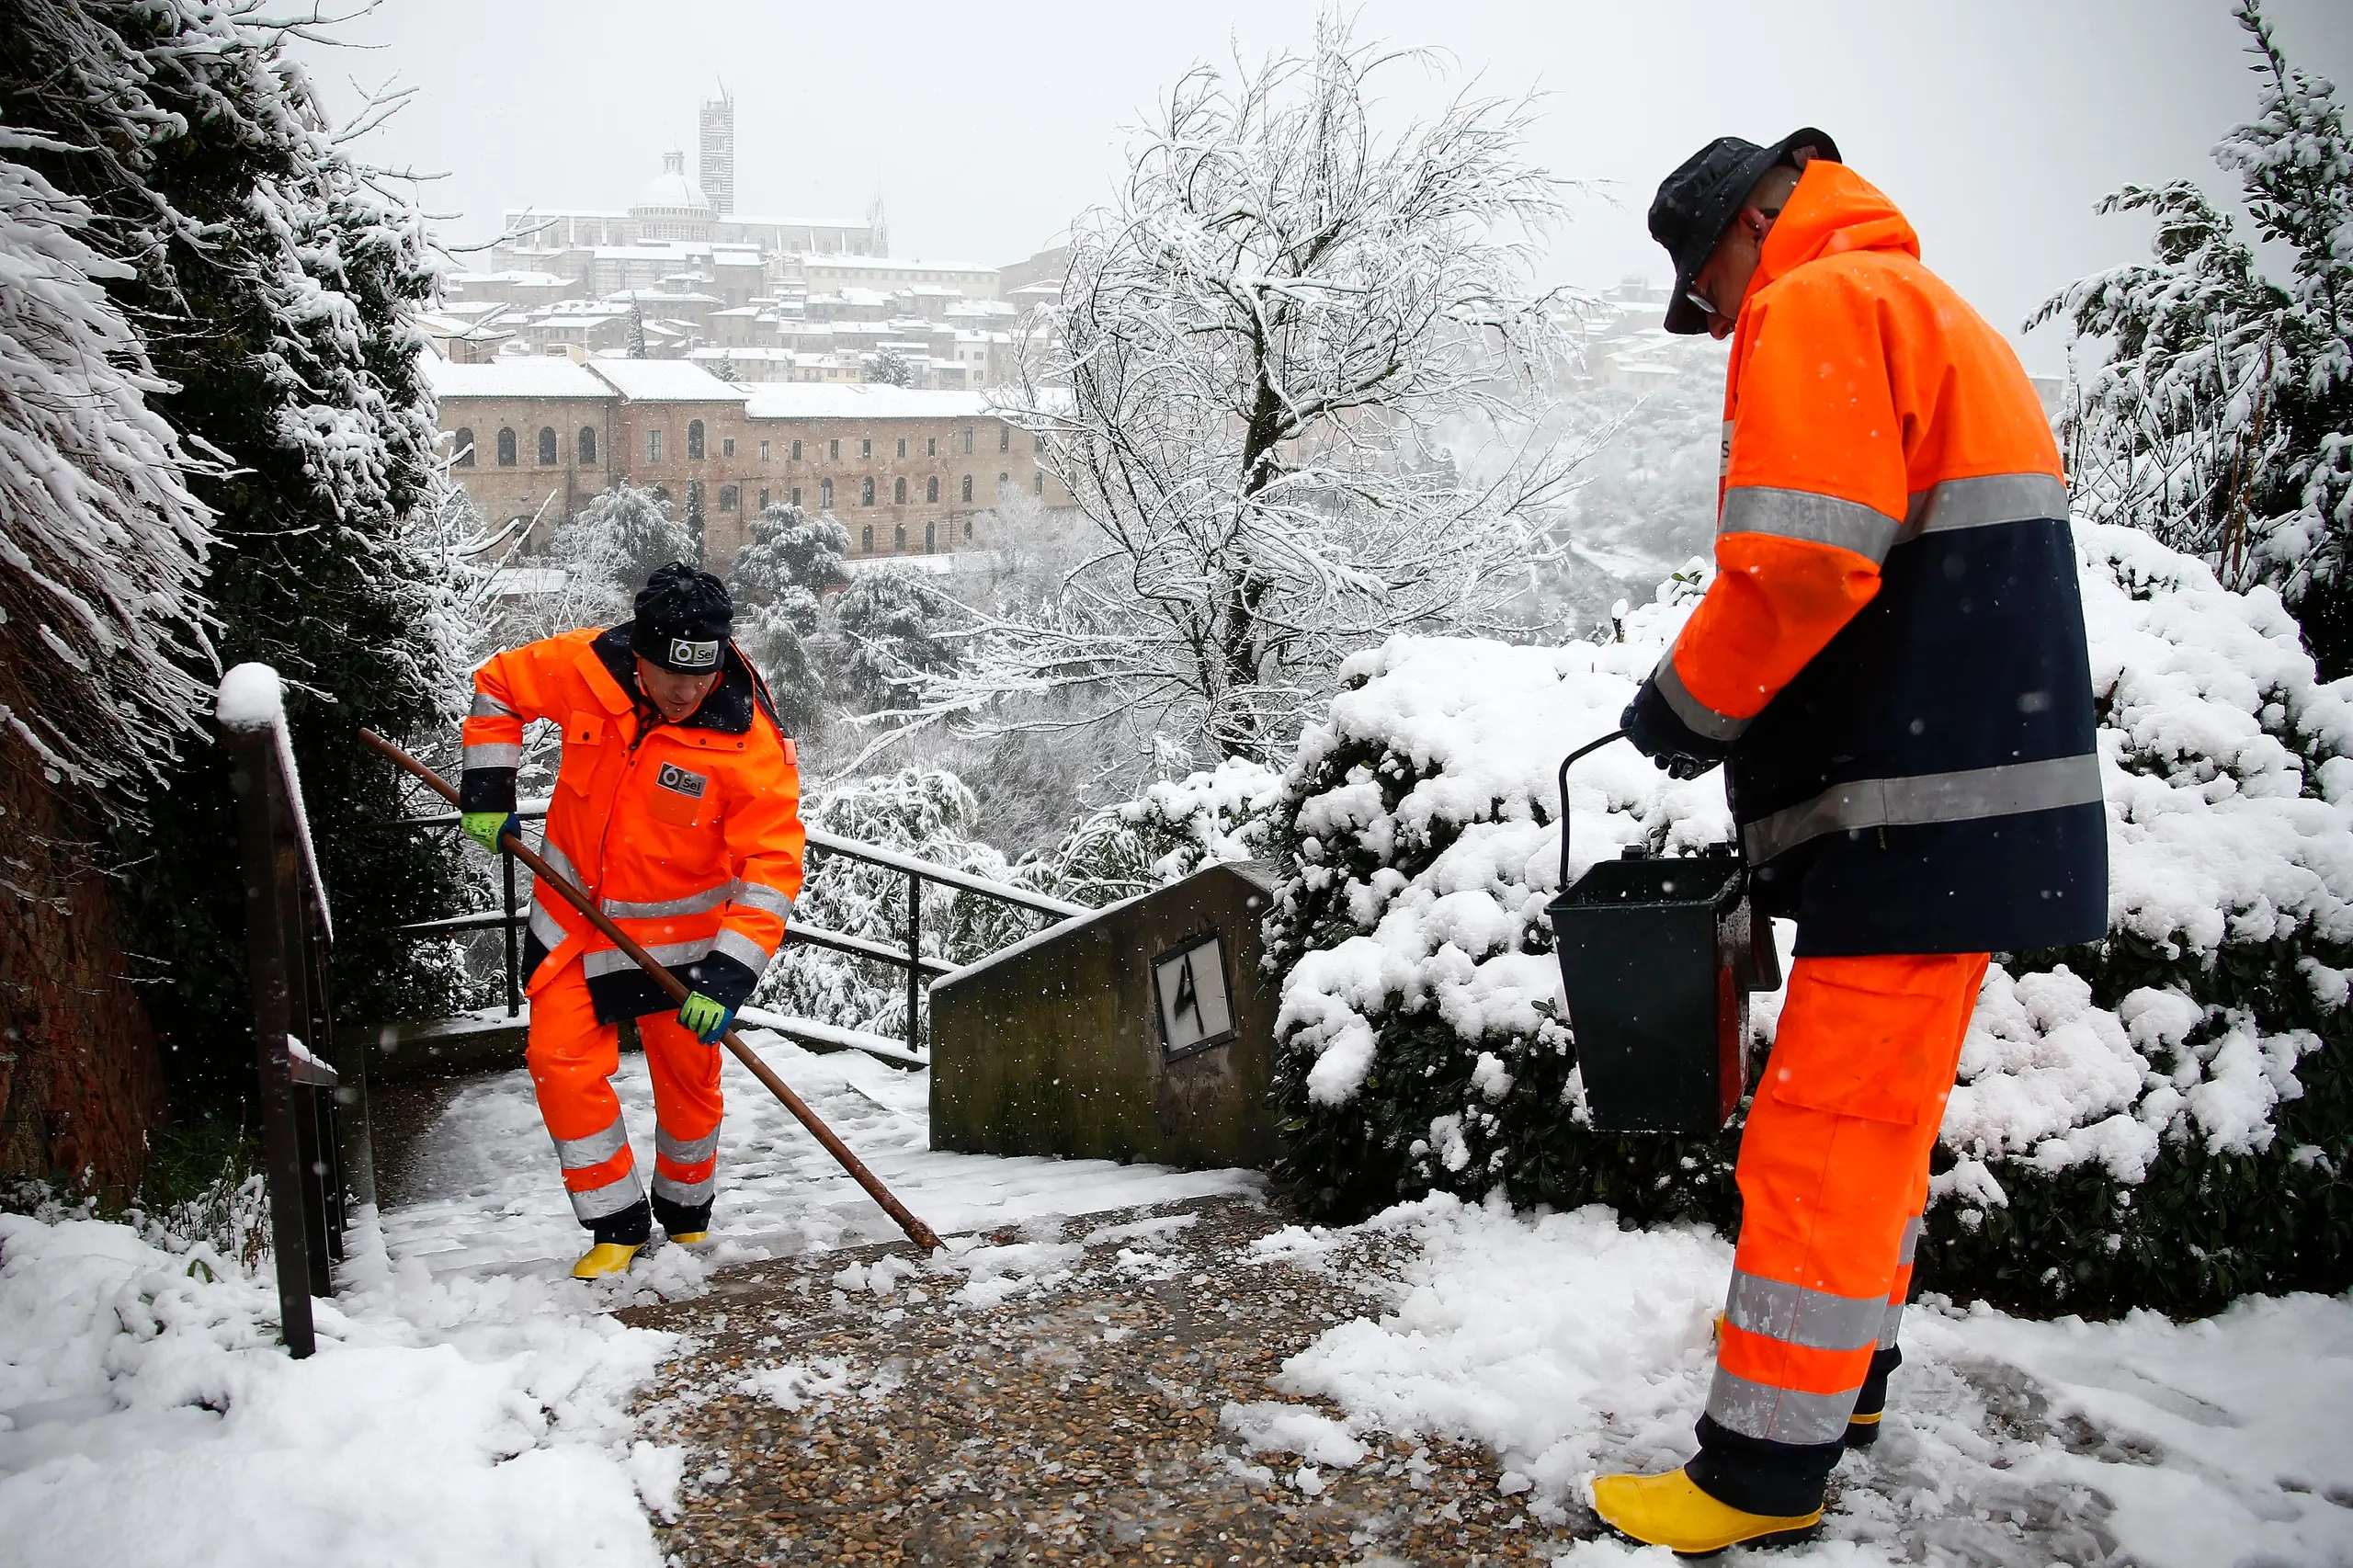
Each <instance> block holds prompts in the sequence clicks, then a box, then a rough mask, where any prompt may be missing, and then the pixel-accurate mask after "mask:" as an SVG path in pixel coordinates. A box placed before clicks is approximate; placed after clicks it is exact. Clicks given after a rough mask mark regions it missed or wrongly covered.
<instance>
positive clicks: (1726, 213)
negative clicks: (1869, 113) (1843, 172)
mask: <svg viewBox="0 0 2353 1568" xmlns="http://www.w3.org/2000/svg"><path fill="white" fill-rule="evenodd" d="M1807 148H1811V149H1812V151H1813V156H1814V157H1817V158H1827V159H1828V160H1830V162H1832V163H1834V164H1835V163H1838V162H1840V159H1839V156H1838V143H1836V142H1833V141H1832V140H1830V138H1829V136H1828V135H1826V134H1825V133H1824V132H1823V131H1817V130H1815V129H1814V128H1813V126H1811V125H1809V126H1806V127H1804V128H1803V129H1802V130H1799V131H1791V132H1790V134H1789V135H1787V136H1784V137H1783V138H1781V140H1780V141H1779V142H1775V143H1773V145H1771V146H1769V147H1760V146H1758V145H1757V144H1756V142H1744V141H1742V140H1741V139H1740V138H1739V137H1737V136H1719V137H1717V138H1716V139H1715V140H1714V141H1713V142H1709V143H1708V144H1707V145H1706V146H1704V147H1702V148H1700V149H1699V151H1698V152H1696V153H1692V154H1691V156H1690V157H1688V158H1687V159H1685V160H1684V163H1683V166H1682V167H1681V168H1679V169H1677V170H1676V171H1675V172H1674V173H1673V174H1671V175H1669V176H1666V178H1665V179H1664V180H1662V181H1660V182H1659V187H1658V195H1657V197H1656V198H1654V199H1653V200H1652V202H1651V238H1653V239H1654V240H1656V241H1657V242H1658V243H1659V244H1663V245H1665V247H1666V254H1667V255H1668V256H1670V257H1672V258H1673V259H1674V262H1675V292H1674V293H1673V294H1672V295H1671V296H1670V297H1669V298H1668V300H1667V301H1666V330H1667V331H1669V332H1678V333H1683V334H1686V335H1688V334H1691V333H1695V332H1705V331H1707V330H1708V318H1707V316H1706V315H1705V314H1704V313H1703V312H1701V311H1700V309H1699V306H1697V305H1695V304H1693V303H1692V302H1691V301H1690V299H1689V295H1690V292H1691V279H1692V278H1695V277H1696V276H1698V274H1699V268H1700V267H1702V266H1703V265H1705V264H1706V262H1707V259H1708V253H1709V252H1710V251H1712V250H1714V249H1715V248H1716V242H1717V241H1718V240H1720V239H1722V237H1723V233H1724V230H1725V229H1726V228H1728V227H1730V226H1731V223H1732V221H1733V217H1734V216H1735V215H1737V214H1738V213H1739V211H1740V203H1741V199H1742V198H1744V197H1745V196H1746V195H1747V194H1748V192H1749V190H1750V189H1751V187H1754V186H1755V185H1756V182H1757V181H1758V180H1760V179H1763V178H1764V177H1765V171H1766V170H1768V169H1769V168H1771V167H1772V166H1773V165H1776V164H1787V163H1793V162H1795V161H1796V160H1795V159H1794V158H1793V157H1792V156H1791V154H1792V153H1796V152H1798V151H1800V150H1802V149H1807Z"/></svg>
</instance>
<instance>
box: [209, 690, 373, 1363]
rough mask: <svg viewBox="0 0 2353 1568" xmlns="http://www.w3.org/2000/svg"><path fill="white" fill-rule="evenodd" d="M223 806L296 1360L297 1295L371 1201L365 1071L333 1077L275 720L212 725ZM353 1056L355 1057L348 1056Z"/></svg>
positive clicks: (306, 867) (321, 921)
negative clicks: (233, 847)
mask: <svg viewBox="0 0 2353 1568" xmlns="http://www.w3.org/2000/svg"><path fill="white" fill-rule="evenodd" d="M222 736H223V738H224V739H225V740H226V742H227V744H228V749H229V755H230V758H231V762H232V769H233V770H232V772H231V774H230V778H229V784H230V788H231V789H232V790H233V791H234V792H235V794H236V796H237V820H238V839H239V846H240V850H241V858H242V860H243V863H244V886H245V952H246V963H247V971H248V976H249V979H250V982H251V987H252V992H253V1011H254V1064H255V1067H256V1069H257V1071H258V1073H259V1075H260V1089H261V1093H260V1100H261V1104H260V1112H261V1115H260V1120H261V1134H262V1162H263V1165H264V1169H265V1173H266V1176H267V1184H268V1190H269V1228H270V1245H271V1251H272V1253H273V1254H274V1256H275V1260H276V1263H277V1270H278V1324H279V1331H280V1333H281V1335H283V1337H284V1338H285V1341H286V1347H287V1349H288V1350H289V1351H290V1353H291V1354H293V1355H294V1356H296V1357H298V1358H300V1357H304V1356H308V1355H310V1354H311V1353H312V1351H313V1350H314V1349H315V1348H316V1347H317V1335H316V1334H315V1332H314V1331H313V1325H312V1320H311V1298H312V1297H313V1296H331V1295H333V1294H334V1293H335V1278H334V1273H333V1268H334V1265H335V1264H336V1263H339V1262H341V1261H342V1259H343V1249H344V1226H345V1223H346V1221H347V1219H348V1217H349V1209H350V1207H351V1206H353V1205H357V1204H365V1203H371V1202H373V1201H374V1200H375V1181H374V1170H373V1165H372V1162H371V1160H370V1159H369V1150H368V1102H367V1067H366V1063H365V1062H362V1061H358V1060H355V1061H353V1062H348V1063H347V1064H346V1065H347V1068H348V1071H347V1072H342V1073H339V1072H338V1071H337V1070H336V1069H335V1066H333V1065H332V1064H330V1063H329V1062H326V1061H325V1060H324V1058H323V1057H322V1056H321V1055H320V1054H318V1052H320V1051H330V1050H332V1049H334V1047H333V1044H332V1042H333V1040H334V1039H335V1023H334V1006H333V1004H332V1001H331V998H330V995H329V992H328V988H327V960H328V956H329V953H330V952H331V950H332V949H333V946H334V939H335V937H334V924H333V919H332V916H330V915H329V914H328V912H327V901H326V894H325V891H324V888H323V887H322V886H321V884H320V880H319V870H318V865H317V862H316V861H315V859H314V858H313V855H312V852H311V844H310V835H309V833H308V830H307V829H306V827H305V826H304V817H303V812H302V802H301V796H300V794H299V793H298V792H297V790H296V789H295V787H294V785H293V783H292V768H291V766H290V762H289V759H288V756H287V753H286V750H285V746H286V738H285V730H284V728H283V724H282V721H281V722H279V723H278V724H267V725H259V726H252V727H244V726H233V725H227V724H224V725H223V726H222ZM353 1054H354V1055H355V1057H356V1056H357V1055H358V1053H357V1052H355V1053H353Z"/></svg>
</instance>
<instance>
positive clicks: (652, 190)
mask: <svg viewBox="0 0 2353 1568" xmlns="http://www.w3.org/2000/svg"><path fill="white" fill-rule="evenodd" d="M629 211H630V216H631V217H632V218H644V217H664V218H667V217H688V216H692V217H697V218H705V219H708V218H709V217H710V215H711V210H710V199H709V198H707V197H705V196H704V195H703V193H702V187H700V186H699V185H697V184H695V182H694V181H693V180H691V179H689V178H688V177H687V155H686V154H685V153H663V154H662V172H661V173H660V174H658V175H656V176H654V177H653V178H652V179H650V180H648V181H647V182H646V184H645V188H644V189H643V190H641V191H639V192H638V193H637V199H636V200H635V201H632V202H631V203H630V208H629Z"/></svg>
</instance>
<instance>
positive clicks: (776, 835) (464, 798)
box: [458, 625, 807, 1023]
mask: <svg viewBox="0 0 2353 1568" xmlns="http://www.w3.org/2000/svg"><path fill="white" fill-rule="evenodd" d="M534 719H551V720H555V721H557V722H561V723H562V724H563V766H562V767H561V768H560V770H559V771H558V773H557V776H556V788H555V798H554V800H553V801H551V804H550V805H549V807H548V821H547V841H546V843H545V845H544V846H543V847H542V848H541V850H540V853H541V854H542V855H543V856H545V857H546V858H547V860H548V862H549V864H551V866H553V867H554V868H555V869H556V870H558V871H560V872H562V873H563V875H564V876H566V877H567V878H569V879H571V880H572V881H574V883H575V884H577V885H578V886H579V887H580V888H581V889H582V890H583V891H584V892H586V893H587V894H588V895H589V896H590V897H591V898H594V899H596V900H597V903H598V905H599V907H601V908H602V910H603V911H604V913H605V914H606V915H608V917H610V918H611V919H612V921H613V922H614V923H615V924H616V925H618V926H620V928H621V929H622V930H624V931H626V932H628V933H629V935H630V936H631V937H632V938H634V939H635V940H636V941H637V942H638V943H639V944H640V945H641V946H642V947H643V948H645V949H647V950H648V951H650V952H651V953H652V954H653V955H654V957H655V958H656V959H657V960H660V961H661V962H662V963H663V964H664V965H665V967H667V968H668V969H669V970H670V971H672V972H673V973H674V974H676V976H677V978H678V979H679V980H680V981H681V982H682V983H685V984H686V986H687V987H688V989H689V990H693V991H700V992H702V993H703V994H705V995H708V996H710V997H712V998H713V999H715V1000H717V1001H719V1002H722V1003H724V1004H726V1005H727V1006H731V1007H732V1006H741V1005H742V1004H743V1003H744V1002H745V999H747V998H748V997H749V996H750V995H751V994H752V989H753V987H754V986H756V984H757V983H759V978H760V975H761V973H762V972H763V971H765V970H766V969H767V966H768V963H769V960H772V959H773V958H774V957H775V956H776V950H777V948H778V945H779V943H781V942H782V941H783V940H784V929H785V922H786V921H787V920H789V919H790V917H791V915H792V901H793V899H794V898H795V897H797V896H798V895H799V893H800V892H801V858H802V854H803V850H804V848H805V846H806V843H807V834H806V832H805V831H804V830H803V828H802V827H801V771H800V767H799V766H798V759H797V758H796V757H795V756H794V753H793V746H792V742H791V741H790V739H788V738H786V736H785V734H784V733H783V731H782V730H781V729H780V728H779V725H778V723H777V722H776V716H775V713H774V711H773V709H772V706H771V704H770V703H769V702H768V700H767V692H766V691H765V690H764V689H763V688H762V687H761V685H760V681H759V677H758V676H757V675H756V673H755V672H754V671H753V669H752V667H751V666H750V665H748V664H746V663H745V660H744V657H743V655H742V654H741V653H738V652H736V650H735V649H734V647H733V645H732V644H731V645H730V646H729V648H728V650H727V659H726V664H725V668H724V672H723V673H722V676H721V678H720V682H719V684H718V686H717V687H713V688H712V690H711V693H710V697H709V698H707V699H704V701H703V704H702V706H701V707H700V708H699V709H697V710H695V712H694V714H693V715H692V716H691V717H690V718H688V720H687V721H686V722H683V723H677V724H673V723H668V722H664V721H663V720H662V719H661V717H660V715H659V714H658V713H657V712H656V711H655V710H654V708H653V707H652V705H651V704H650V703H647V702H645V701H644V700H643V699H642V695H641V694H640V693H639V691H638V687H637V655H636V653H635V652H634V651H633V650H632V648H631V642H630V628H629V627H628V626H626V625H622V626H617V627H615V628H613V629H612V630H611V631H596V630H594V629H589V630H585V631H568V632H565V633H564V634H563V635H562V636H560V637H550V638H547V639H545V640H544V641H541V642H531V643H527V644H526V645H524V646H523V647H520V648H517V649H514V650H512V651H510V652H507V653H499V654H495V655H494V656H493V657H492V658H491V659H489V660H488V661H487V662H485V663H484V664H483V666H482V667H481V668H480V669H478V670H476V671H475V672H474V702H473V711H472V714H471V715H470V716H469V717H468V718H467V720H466V723H465V731H464V738H465V776H464V779H463V781H462V783H461V784H460V788H459V791H458V795H459V801H460V807H461V809H463V810H465V811H469V812H497V811H512V810H514V809H515V775H516V770H517V767H519V766H520V765H521V762H522V743H523V727H524V726H525V725H526V724H528V723H529V722H531V721H532V720H534ZM575 955H576V956H578V957H579V958H580V959H581V960H582V967H583V970H584V972H585V978H586V980H587V983H588V992H589V995H590V997H591V999H592V1000H593V1001H594V1002H595V1004H596V1008H597V1021H598V1022H599V1023H611V1022H613V1021H615V1020H616V1019H620V1018H633V1017H642V1016H643V1015H645V1014H647V1013H653V1012H661V1011H666V1010H667V1009H669V1008H670V1006H672V1003H671V1002H670V999H669V998H668V997H667V996H666V995H665V994H664V993H663V991H662V989H661V987H660V986H659V985H658V984H656V983H655V982H654V979H653V977H652V976H650V975H647V974H645V973H643V972H642V971H640V970H639V969H638V967H637V966H636V964H634V963H633V962H631V960H630V959H629V958H628V956H627V955H625V954H623V953H622V952H621V951H620V949H617V948H615V947H614V946H613V945H612V944H611V943H610V942H608V941H607V940H606V939H605V938H604V937H602V936H600V935H599V934H598V933H597V930H596V929H595V927H593V926H590V925H589V924H588V922H587V921H586V920H585V918H584V917H583V916H582V915H580V914H579V912H578V911H576V910H574V908H573V907H572V906H571V905H570V904H568V903H564V902H563V899H562V898H561V897H559V896H558V895H557V894H556V893H555V892H552V891H551V890H549V889H545V888H538V887H535V888H534V889H533V890H532V895H531V918H530V926H529V937H528V939H527V941H526V943H525V949H524V960H523V971H524V973H525V974H526V975H528V976H529V977H530V988H531V989H532V990H535V991H536V990H537V989H538V988H539V987H540V984H543V983H545V982H547V981H549V980H551V979H552V978H553V977H555V976H556V975H557V974H559V973H561V972H562V971H563V969H564V967H565V966H566V965H567V964H569V963H570V962H571V961H572V960H573V958H574V956H575Z"/></svg>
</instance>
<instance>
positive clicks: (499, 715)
mask: <svg viewBox="0 0 2353 1568" xmlns="http://www.w3.org/2000/svg"><path fill="white" fill-rule="evenodd" d="M466 717H468V718H469V719H513V718H516V717H517V713H516V711H515V710H513V709H512V708H509V707H507V706H506V704H505V703H504V702H501V701H499V700H498V699H496V698H495V697H493V696H491V695H490V693H488V692H486V691H477V692H475V693H474V705H473V706H472V708H469V709H467V710H466Z"/></svg>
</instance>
